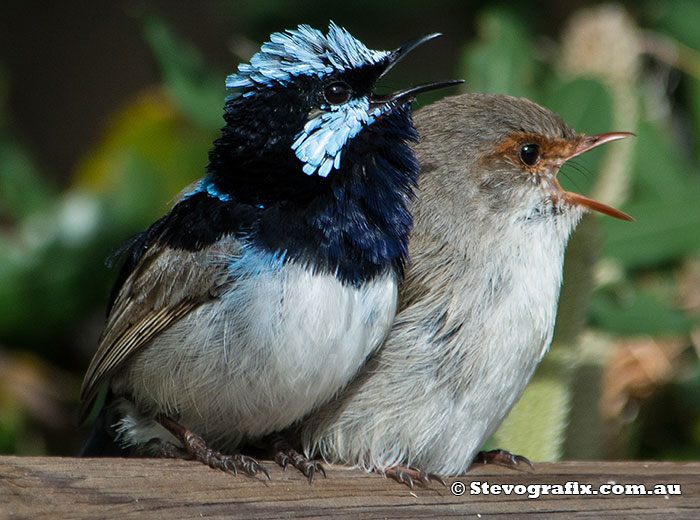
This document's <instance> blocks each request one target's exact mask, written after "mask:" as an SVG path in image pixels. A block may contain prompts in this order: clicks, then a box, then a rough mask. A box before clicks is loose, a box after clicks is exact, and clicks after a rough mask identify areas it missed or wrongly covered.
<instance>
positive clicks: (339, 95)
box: [323, 81, 350, 105]
mask: <svg viewBox="0 0 700 520" xmlns="http://www.w3.org/2000/svg"><path fill="white" fill-rule="evenodd" d="M323 95H324V97H325V98H326V101H328V102H329V103H330V104H332V105H340V104H341V103H345V102H346V101H347V100H348V99H350V87H349V86H348V84H347V83H345V82H344V81H335V82H333V83H329V84H328V85H326V88H325V89H324V90H323Z"/></svg>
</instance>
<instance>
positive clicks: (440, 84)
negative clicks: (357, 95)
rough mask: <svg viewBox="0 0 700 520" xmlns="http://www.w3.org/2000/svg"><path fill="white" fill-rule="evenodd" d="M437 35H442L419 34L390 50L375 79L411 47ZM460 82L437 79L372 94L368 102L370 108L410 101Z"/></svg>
mask: <svg viewBox="0 0 700 520" xmlns="http://www.w3.org/2000/svg"><path fill="white" fill-rule="evenodd" d="M438 36H442V34H441V33H433V34H428V35H426V36H421V37H420V38H416V39H415V40H411V41H410V42H407V43H404V44H403V45H402V46H400V47H399V48H398V49H396V50H394V51H392V52H390V53H389V56H388V57H387V59H386V68H385V69H384V70H383V71H382V73H381V74H380V75H379V78H377V80H379V79H380V78H382V77H383V76H384V75H385V74H386V73H387V72H389V71H390V70H391V69H392V68H393V67H394V65H396V64H397V63H398V62H399V61H401V60H402V59H403V58H404V57H405V56H406V55H407V54H408V53H409V52H411V51H412V50H413V49H415V48H416V47H418V46H419V45H422V44H423V43H425V42H429V41H430V40H433V39H435V38H437V37H438ZM460 83H464V80H462V79H456V80H448V81H437V82H435V83H428V84H426V85H419V86H417V87H411V88H407V89H403V90H399V91H398V92H394V93H393V94H386V95H382V96H379V95H376V94H373V95H372V99H371V101H370V104H371V105H372V108H375V107H377V106H378V105H383V104H386V103H389V102H394V103H399V102H402V101H410V100H411V99H413V98H415V97H416V96H417V95H418V94H422V93H423V92H429V91H431V90H437V89H440V88H445V87H451V86H452V85H459V84H460Z"/></svg>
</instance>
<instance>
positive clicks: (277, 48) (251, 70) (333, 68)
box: [226, 22, 389, 89]
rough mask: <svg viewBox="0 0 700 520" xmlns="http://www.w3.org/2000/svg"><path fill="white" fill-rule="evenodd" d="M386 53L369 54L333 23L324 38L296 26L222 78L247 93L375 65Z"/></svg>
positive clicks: (369, 50)
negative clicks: (259, 88)
mask: <svg viewBox="0 0 700 520" xmlns="http://www.w3.org/2000/svg"><path fill="white" fill-rule="evenodd" d="M388 55H389V53H388V52H387V51H373V50H371V49H368V48H367V47H366V46H365V45H364V44H363V43H362V42H361V41H359V40H357V39H356V38H354V37H353V36H352V35H351V34H350V33H349V32H348V31H346V30H345V29H343V28H342V27H338V26H337V25H336V24H334V23H333V22H331V23H330V25H329V27H328V34H327V35H325V36H324V34H323V33H322V32H321V31H319V30H317V29H312V28H311V27H309V26H308V25H300V26H299V27H298V28H297V29H296V30H288V31H285V32H279V33H274V34H272V35H270V41H269V42H267V43H265V44H263V46H262V47H261V48H260V52H258V53H257V54H255V56H253V57H252V58H251V60H250V63H242V64H241V65H239V66H238V73H236V74H231V75H230V76H229V77H228V78H226V87H227V88H229V89H250V88H253V87H255V86H256V85H261V86H270V85H271V84H272V83H274V82H277V83H280V84H282V85H284V84H286V83H287V82H288V81H290V80H291V79H292V78H294V77H296V76H301V75H304V76H317V77H322V76H324V75H326V74H330V73H333V72H342V71H344V70H347V69H352V68H355V67H361V66H362V65H370V64H375V63H379V62H380V61H382V60H383V59H384V58H386V57H387V56H388Z"/></svg>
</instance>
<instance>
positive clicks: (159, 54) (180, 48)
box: [143, 17, 226, 130]
mask: <svg viewBox="0 0 700 520" xmlns="http://www.w3.org/2000/svg"><path fill="white" fill-rule="evenodd" d="M143 27H144V31H145V35H146V39H147V40H148V43H149V44H150V46H151V49H152V50H153V54H154V55H155V57H156V59H157V60H158V64H159V65H160V68H161V71H162V74H163V82H164V84H165V88H166V90H167V92H168V94H169V95H170V97H171V98H172V100H173V101H174V103H175V104H176V105H177V107H178V109H179V110H180V111H181V112H182V113H183V114H184V115H185V116H186V117H187V118H188V119H189V120H190V121H193V122H195V123H197V124H198V125H200V126H202V127H203V128H208V129H213V130H218V129H219V128H221V127H222V126H223V125H224V121H223V119H222V107H223V104H224V99H225V97H226V89H225V77H226V75H225V74H224V73H220V74H219V73H217V72H216V71H214V73H212V71H210V70H209V69H208V68H207V67H206V65H205V63H204V60H203V59H202V56H201V55H200V53H199V52H198V51H197V49H195V48H194V47H193V46H191V45H188V44H186V43H185V42H183V41H180V40H179V39H178V38H177V36H176V35H175V34H174V32H173V31H171V30H170V28H169V27H168V26H167V25H165V23H164V22H163V21H162V20H161V19H160V18H157V17H147V18H145V19H144V23H143Z"/></svg>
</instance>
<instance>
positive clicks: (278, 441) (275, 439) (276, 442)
mask: <svg viewBox="0 0 700 520" xmlns="http://www.w3.org/2000/svg"><path fill="white" fill-rule="evenodd" d="M270 442H271V445H272V451H273V453H274V458H275V462H277V464H279V465H280V466H282V468H284V469H287V466H288V465H289V464H291V465H292V466H294V467H295V468H297V469H298V470H299V471H301V472H302V473H303V474H304V476H305V477H306V478H307V479H309V484H311V483H313V481H314V478H315V477H316V474H317V473H321V474H322V475H323V477H324V478H327V477H326V469H325V468H324V467H323V465H322V464H321V462H320V461H318V460H311V459H309V458H308V457H306V456H305V455H302V454H301V453H299V452H298V451H297V450H295V449H294V448H292V447H291V446H290V445H289V443H288V442H287V441H286V440H285V439H284V437H282V436H281V435H279V434H275V435H273V436H272V437H271V439H270Z"/></svg>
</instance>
